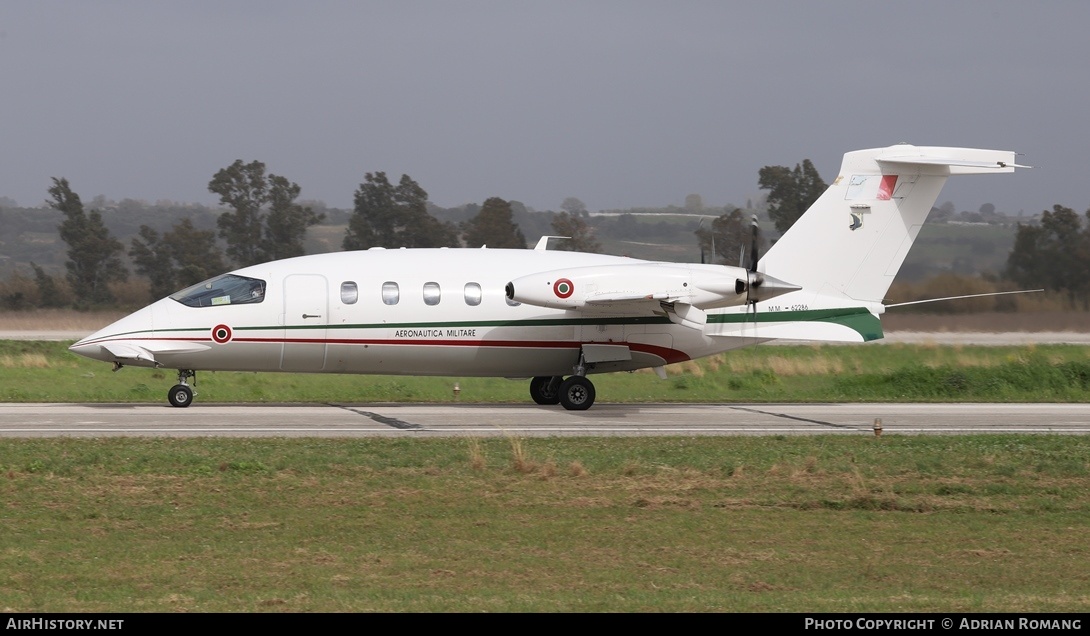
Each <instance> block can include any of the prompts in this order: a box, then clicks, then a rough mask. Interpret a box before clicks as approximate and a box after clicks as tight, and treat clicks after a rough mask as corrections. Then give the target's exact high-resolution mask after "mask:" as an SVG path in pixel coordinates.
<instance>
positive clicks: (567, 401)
mask: <svg viewBox="0 0 1090 636" xmlns="http://www.w3.org/2000/svg"><path fill="white" fill-rule="evenodd" d="M560 404H561V406H563V407H564V408H566V409H568V410H569V411H585V410H587V409H589V408H590V405H591V404H594V385H593V384H591V381H590V380H588V379H586V378H585V377H583V376H580V375H573V376H571V377H570V378H568V379H567V380H564V382H562V383H561V384H560Z"/></svg>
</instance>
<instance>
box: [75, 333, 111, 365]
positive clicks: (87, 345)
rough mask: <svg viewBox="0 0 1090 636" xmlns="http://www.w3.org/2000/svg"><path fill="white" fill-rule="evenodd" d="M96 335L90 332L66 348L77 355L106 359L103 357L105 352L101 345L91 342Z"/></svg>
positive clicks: (93, 358)
mask: <svg viewBox="0 0 1090 636" xmlns="http://www.w3.org/2000/svg"><path fill="white" fill-rule="evenodd" d="M96 335H98V334H91V335H90V336H87V337H86V338H83V339H81V340H79V341H78V342H76V343H75V344H73V345H72V346H70V347H68V350H69V351H71V352H72V353H74V354H76V355H78V356H83V357H84V358H91V359H92V360H106V358H104V357H103V355H104V353H105V352H104V351H103V349H102V347H101V346H99V345H97V344H94V342H92V340H94V338H95V336H96Z"/></svg>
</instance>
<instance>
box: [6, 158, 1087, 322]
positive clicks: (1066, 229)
mask: <svg viewBox="0 0 1090 636" xmlns="http://www.w3.org/2000/svg"><path fill="white" fill-rule="evenodd" d="M758 182H759V187H760V188H761V189H762V190H767V191H768V194H767V200H766V202H765V205H764V207H763V209H759V208H752V207H751V206H750V205H749V204H748V203H747V209H741V208H737V207H735V206H730V205H728V206H726V207H725V208H719V209H716V208H706V207H705V206H704V203H703V200H702V199H701V197H700V196H699V195H694V194H691V195H688V196H687V197H686V198H685V207H684V208H672V207H671V208H669V209H663V210H649V211H648V212H670V211H674V212H676V213H687V214H691V215H693V216H692V218H693V221H691V224H687V223H678V222H676V221H673V222H668V221H665V220H648V217H644V216H640V217H637V216H636V215H635V214H631V213H622V214H613V215H608V216H591V215H590V213H589V212H588V211H587V209H586V205H585V204H583V202H582V201H580V200H579V199H577V198H574V197H569V198H567V199H565V200H564V201H563V203H562V204H561V206H560V211H559V212H545V213H537V212H533V211H531V210H529V209H528V208H527V207H526V206H524V205H523V204H521V203H519V202H518V201H508V200H504V199H502V198H500V197H490V198H488V199H486V200H485V201H484V202H483V203H482V204H475V203H471V204H466V205H464V206H461V207H458V208H450V209H443V208H438V207H436V206H434V205H432V204H431V203H430V202H429V201H428V193H427V192H426V191H425V190H424V189H423V188H422V187H421V186H420V185H419V184H418V183H417V182H416V181H414V180H413V179H412V178H411V177H409V176H408V175H401V178H400V179H399V180H398V181H397V183H396V184H395V183H392V182H391V181H390V180H389V179H388V178H387V176H386V173H384V172H368V173H366V174H365V175H364V179H363V182H362V183H360V185H359V187H358V188H357V189H356V191H355V193H354V198H353V201H354V205H353V209H352V210H351V211H342V210H330V209H326V208H324V205H322V204H321V203H320V202H319V203H318V204H317V207H318V208H319V209H318V210H315V209H314V206H312V205H304V204H302V203H300V202H299V196H300V193H301V188H300V187H299V186H298V184H296V183H294V182H292V181H290V180H289V179H287V178H286V177H283V176H279V175H275V174H272V173H268V172H267V171H266V167H265V164H263V163H261V162H259V161H251V162H249V163H246V162H243V161H242V160H238V161H235V162H234V163H232V164H231V165H229V166H227V167H225V168H223V169H222V170H219V171H218V172H216V173H215V174H214V175H213V177H212V179H211V180H210V181H209V183H208V190H209V191H210V192H212V193H214V194H216V195H218V196H219V200H220V203H221V205H222V207H221V208H220V210H219V211H217V212H216V213H215V215H214V216H209V214H208V212H209V211H210V210H209V209H207V208H201V210H200V211H199V213H197V212H194V208H188V207H185V206H177V207H167V208H163V209H160V208H159V207H157V208H156V211H157V212H158V213H159V214H167V215H169V216H173V217H175V218H179V220H178V221H177V222H175V223H174V224H173V225H172V226H170V227H169V228H168V227H167V226H166V224H165V223H158V224H156V225H155V227H152V223H150V222H148V223H141V224H140V225H139V229H138V230H137V231H136V232H135V236H132V238H131V239H130V241H129V245H128V246H127V247H126V246H125V245H123V244H122V243H121V242H120V241H118V240H117V239H115V238H114V237H113V236H112V235H111V233H110V231H109V230H108V229H107V228H106V225H105V223H104V220H103V215H102V212H101V210H100V209H91V210H90V211H85V209H84V204H83V202H82V201H81V199H80V197H79V195H78V194H76V193H75V192H74V191H73V190H72V188H71V186H70V184H69V183H68V181H67V179H64V178H54V179H53V185H52V187H50V188H49V189H48V193H49V199H48V200H47V203H48V205H49V208H50V209H51V210H53V211H54V213H55V214H56V215H57V216H53V217H51V218H53V219H59V223H57V221H56V220H53V221H52V223H54V224H55V225H53V226H52V227H53V229H54V230H55V231H56V232H57V236H58V237H59V238H60V239H61V241H62V242H63V243H64V244H65V246H66V252H65V256H66V260H65V262H64V275H63V276H62V277H56V276H53V275H51V274H50V273H49V271H48V270H49V269H50V268H55V267H56V265H52V266H47V267H43V266H42V265H41V264H40V263H37V262H31V263H30V265H31V271H32V273H33V277H32V278H27V277H26V276H24V275H22V274H18V273H16V274H14V275H12V277H11V278H10V279H9V280H8V281H7V283H3V282H0V307H3V308H8V309H23V308H31V307H66V306H67V307H76V308H90V307H99V306H113V305H115V304H116V303H117V302H118V300H117V298H115V294H114V292H113V290H114V289H117V288H119V286H123V285H128V284H130V283H126V282H125V281H127V280H128V279H129V272H128V270H127V268H126V263H128V264H129V265H130V266H131V268H132V269H133V270H134V271H135V273H136V274H138V275H139V277H140V278H139V279H138V280H140V281H143V282H141V283H140V285H142V286H143V287H144V288H146V290H147V291H146V294H147V295H146V296H145V297H144V298H142V299H136V298H134V297H132V295H131V293H130V294H129V295H127V296H126V299H125V300H126V302H130V303H133V302H144V301H146V300H151V299H157V298H162V297H164V296H166V295H168V294H170V293H172V292H174V291H177V290H178V289H181V288H184V287H186V286H188V285H192V284H195V283H197V282H199V281H201V280H205V279H207V278H209V277H212V276H215V275H217V274H219V273H222V272H224V271H227V270H228V269H231V268H237V267H244V266H247V265H252V264H256V263H260V262H264V261H268V260H275V259H281V258H289V257H292V256H299V255H302V254H304V253H305V252H306V246H305V239H306V236H307V232H308V229H309V228H311V227H313V226H314V225H316V224H319V223H321V222H323V221H324V220H327V219H328V218H329V217H335V218H336V222H337V223H343V224H345V226H346V229H345V232H344V236H343V239H342V240H341V242H340V245H339V246H334V245H328V246H327V249H336V248H337V247H340V248H341V249H346V250H354V249H368V248H370V247H376V246H381V247H391V248H393V247H482V246H487V247H490V248H516V249H523V248H526V247H528V244H527V239H526V237H527V236H528V235H529V236H533V237H537V236H543V235H546V234H548V235H553V236H563V237H568V238H567V240H562V241H553V242H551V243H550V249H561V250H573V251H582V252H600V251H602V249H603V248H602V244H601V243H600V242H599V240H598V237H600V236H609V237H612V238H613V239H615V240H620V241H632V242H641V241H646V242H655V241H659V242H662V241H670V240H674V241H677V242H684V239H683V238H681V237H682V235H683V233H685V232H689V233H690V234H688V236H690V237H692V236H693V234H691V232H694V229H693V226H694V225H695V226H696V228H695V235H696V243H697V246H698V247H699V250H700V254H701V260H702V261H705V260H706V261H707V262H715V263H722V264H728V265H738V264H740V263H741V264H742V265H744V266H748V264H749V257H748V254H749V253H750V251H751V249H752V246H751V243H752V238H753V234H752V233H753V230H752V226H751V217H752V216H753V215H754V214H755V213H760V214H761V216H762V219H764V222H765V223H768V224H770V225H772V226H773V227H774V228H775V230H776V231H778V232H781V233H782V232H783V231H786V230H787V229H788V228H789V227H790V226H791V224H792V223H794V221H795V220H797V219H798V217H799V216H801V214H802V213H803V212H804V211H805V210H806V209H807V208H808V207H809V206H810V205H811V204H812V203H813V202H814V201H815V200H816V199H817V198H818V197H819V196H820V195H821V193H822V192H824V190H825V188H826V186H825V182H824V181H823V180H822V179H821V177H820V176H819V175H818V174H817V171H816V170H815V169H814V167H813V164H812V163H811V162H810V161H809V160H804V161H803V162H802V163H800V164H796V165H795V167H794V168H793V169H792V168H788V167H786V166H765V167H764V168H762V169H761V170H760V171H759V181H758ZM94 203H95V204H96V205H97V206H98V207H100V208H101V207H105V206H106V205H107V202H106V201H105V200H104V199H101V200H100V198H99V197H96V199H95V202H94ZM111 207H112V208H113V209H114V211H115V212H121V217H122V218H123V221H124V222H132V221H134V220H135V219H143V218H145V217H147V214H148V212H147V211H146V210H144V209H143V208H141V206H140V205H138V204H137V202H132V201H131V200H125V201H123V202H122V203H121V204H120V205H117V204H113V205H112V206H111ZM719 210H721V213H718V211H719ZM953 211H954V208H953V206H952V204H949V203H948V204H944V205H943V206H941V207H940V208H936V210H934V211H933V215H934V216H935V217H938V218H940V219H952V218H954V213H953ZM701 213H707V214H701ZM965 214H966V213H962V215H963V216H964V215H965ZM974 215H975V216H979V217H980V218H981V219H983V220H984V221H988V220H989V219H992V218H995V217H997V215H996V214H995V207H994V206H992V205H991V204H985V205H984V206H981V209H980V212H979V213H974ZM198 216H199V217H200V218H201V219H202V220H201V226H198V225H197V224H196V223H195V222H194V218H196V217H198ZM975 216H974V218H973V220H975ZM1086 216H1087V219H1088V222H1087V224H1086V225H1085V226H1084V225H1083V223H1082V220H1081V219H1080V217H1079V215H1078V214H1076V213H1075V212H1074V211H1073V210H1072V209H1070V208H1067V207H1064V206H1060V205H1056V206H1054V207H1053V209H1052V210H1051V211H1045V212H1044V213H1043V214H1042V215H1041V217H1040V220H1039V222H1037V221H1034V222H1027V223H1025V224H1021V223H1019V224H1018V226H1017V236H1016V240H1015V243H1014V248H1013V249H1012V251H1011V253H1010V255H1009V258H1008V261H1007V266H1006V269H1005V271H1004V272H1003V273H1002V275H1003V276H1004V277H1005V280H1007V281H1009V282H1010V284H1011V285H1014V284H1017V285H1020V286H1022V287H1027V288H1036V287H1043V288H1046V289H1049V290H1052V291H1054V292H1055V293H1061V294H1063V295H1064V297H1065V298H1066V299H1067V302H1068V303H1069V304H1070V305H1072V306H1080V307H1083V308H1090V283H1088V282H1087V279H1088V277H1087V276H1086V273H1087V272H1088V271H1090V211H1088V212H1087V214H1086ZM9 218H14V217H9ZM20 218H24V217H20ZM650 218H651V219H654V217H653V216H652V217H650ZM212 219H214V227H213V225H212V224H213V220H212ZM709 219H710V222H707V221H708V220H709ZM4 220H5V215H4V211H3V210H0V222H3V221H4ZM126 220H127V221H126ZM27 222H36V221H33V219H31V220H30V221H27ZM39 225H40V223H39ZM132 227H135V223H134V224H133V226H132ZM686 228H687V229H686ZM44 229H48V226H42V227H41V228H37V230H36V231H38V232H41V231H42V230H44ZM767 238H768V237H765V236H763V235H759V236H758V242H759V246H758V249H759V250H760V251H761V252H762V253H763V251H764V250H765V249H766V248H767V245H768V242H769V241H768V240H767ZM690 240H691V239H690ZM312 247H313V246H312ZM973 249H974V250H975V249H976V246H974V247H973ZM126 257H127V260H126ZM24 262H25V261H24ZM56 262H57V261H54V263H56ZM141 293H144V292H141Z"/></svg>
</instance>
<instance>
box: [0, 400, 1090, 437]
mask: <svg viewBox="0 0 1090 636" xmlns="http://www.w3.org/2000/svg"><path fill="white" fill-rule="evenodd" d="M876 424H877V425H879V426H880V427H881V434H882V435H886V436H889V435H920V434H948V435H949V434H969V433H1034V434H1064V435H1085V434H1087V433H1090V404H639V405H622V404H602V403H600V404H596V405H595V406H594V408H592V409H590V410H589V411H582V412H574V411H565V410H564V409H562V408H560V407H559V406H553V407H546V406H533V405H529V406H508V405H502V406H495V405H472V404H448V405H410V404H354V405H353V404H344V405H330V404H310V405H296V404H291V405H275V404H272V405H226V406H225V405H204V404H200V403H199V402H198V403H196V404H194V405H193V406H191V407H189V408H185V409H177V408H173V407H170V406H167V405H165V404H164V405H136V404H0V437H64V436H68V437H116V436H140V437H149V436H151V437H156V436H162V437H489V436H515V437H542V436H595V437H605V436H634V435H642V436H655V435H660V436H661V435H682V436H700V435H815V434H822V435H824V434H834V435H867V436H873V435H875V434H876V433H877V431H876V430H875V427H876Z"/></svg>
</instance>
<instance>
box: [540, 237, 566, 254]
mask: <svg viewBox="0 0 1090 636" xmlns="http://www.w3.org/2000/svg"><path fill="white" fill-rule="evenodd" d="M570 238H571V237H570V236H543V237H541V238H539V239H538V240H537V245H535V246H534V249H535V250H540V251H542V252H544V251H545V250H547V249H549V239H570Z"/></svg>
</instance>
